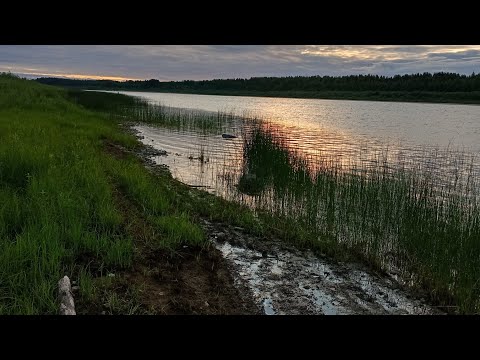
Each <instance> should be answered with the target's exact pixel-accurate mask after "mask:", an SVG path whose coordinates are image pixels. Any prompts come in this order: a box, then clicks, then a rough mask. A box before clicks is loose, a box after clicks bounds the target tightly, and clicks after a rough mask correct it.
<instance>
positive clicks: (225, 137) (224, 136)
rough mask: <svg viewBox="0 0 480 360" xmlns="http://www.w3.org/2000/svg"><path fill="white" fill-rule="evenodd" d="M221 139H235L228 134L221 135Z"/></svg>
mask: <svg viewBox="0 0 480 360" xmlns="http://www.w3.org/2000/svg"><path fill="white" fill-rule="evenodd" d="M222 137H223V138H224V139H235V138H236V136H235V135H230V134H222Z"/></svg>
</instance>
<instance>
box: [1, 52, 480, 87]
mask: <svg viewBox="0 0 480 360" xmlns="http://www.w3.org/2000/svg"><path fill="white" fill-rule="evenodd" d="M479 68H480V46H451V45H446V46H440V45H435V46H429V45H419V46H413V45H412V46H406V45H398V46H396V45H393V46H385V45H377V46H371V45H369V46H348V45H341V46H320V45H312V46H304V45H292V46H291V45H288V46H287V45H285V46H279V45H275V46H269V45H265V46H263V45H205V46H187V45H168V46H144V45H134V46H132V45H129V46H118V45H116V46H100V45H93V46H87V45H81V46H72V45H65V46H60V45H48V46H39V45H35V46H27V45H17V46H10V45H8V46H6V45H3V46H0V71H11V72H16V73H22V74H29V75H30V76H41V75H44V74H50V75H55V76H61V75H66V76H77V77H79V76H83V77H85V76H86V77H88V76H91V77H118V78H133V79H151V78H156V79H161V80H184V79H194V80H199V79H213V78H236V77H242V78H248V77H252V76H288V75H291V76H295V75H349V74H366V73H373V74H379V75H394V74H404V73H415V72H424V71H429V72H436V71H451V72H459V73H465V74H470V73H472V72H473V71H475V72H479Z"/></svg>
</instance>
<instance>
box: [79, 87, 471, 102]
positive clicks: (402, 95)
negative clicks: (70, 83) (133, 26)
mask: <svg viewBox="0 0 480 360" xmlns="http://www.w3.org/2000/svg"><path fill="white" fill-rule="evenodd" d="M77 89H78V88H77ZM82 90H90V91H112V92H118V91H128V92H148V93H162V94H189V95H218V96H252V97H273V98H292V99H321V100H358V101H382V102H413V103H428V104H463V105H479V104H480V92H475V93H459V92H455V93H441V92H432V93H430V92H425V93H417V92H408V91H405V92H392V91H384V92H380V91H378V92H372V91H366V92H355V91H352V92H350V91H337V92H333V91H329V92H315V93H310V92H300V91H298V92H295V91H285V92H283V91H281V92H280V91H265V92H260V91H255V92H253V91H163V90H162V91H159V90H154V89H141V90H140V89H135V90H133V89H82ZM375 93H378V94H375ZM462 96H463V97H462ZM476 97H478V98H476Z"/></svg>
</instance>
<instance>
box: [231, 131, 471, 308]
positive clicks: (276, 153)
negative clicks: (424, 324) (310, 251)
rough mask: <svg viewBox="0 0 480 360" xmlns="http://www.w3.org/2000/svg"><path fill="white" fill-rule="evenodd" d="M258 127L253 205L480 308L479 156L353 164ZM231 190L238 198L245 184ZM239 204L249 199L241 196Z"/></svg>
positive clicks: (251, 175) (318, 239) (250, 169)
mask: <svg viewBox="0 0 480 360" xmlns="http://www.w3.org/2000/svg"><path fill="white" fill-rule="evenodd" d="M249 127H250V129H249V131H247V132H246V133H245V137H244V146H243V149H244V152H243V159H244V160H243V167H242V173H241V175H240V178H239V181H238V185H237V188H238V191H239V192H240V193H246V194H249V195H251V197H250V198H247V201H248V203H250V204H253V205H254V207H255V208H257V209H259V210H263V211H265V210H266V211H268V212H269V213H271V214H273V215H274V216H276V217H278V218H281V219H284V220H286V221H288V219H289V220H290V221H293V223H294V224H295V226H298V227H300V228H302V229H304V231H305V232H306V233H308V234H309V235H308V236H307V237H306V238H307V239H309V241H310V242H311V243H310V245H314V246H317V247H318V248H321V249H327V250H330V251H331V250H332V249H335V248H338V247H339V246H340V247H341V249H342V251H343V249H345V248H348V249H350V250H351V251H354V252H355V253H357V254H359V255H361V256H362V257H363V258H364V259H366V260H367V261H369V262H370V263H373V264H376V266H378V267H382V268H384V269H390V270H395V271H397V272H400V273H401V274H402V275H403V278H404V279H409V280H410V281H411V283H413V284H415V285H417V286H423V287H425V288H426V289H429V290H431V296H432V298H434V299H435V300H437V301H439V302H443V303H448V304H450V302H451V301H452V299H454V301H455V304H457V305H458V307H459V309H460V310H461V311H467V312H478V311H479V306H480V288H479V284H480V211H479V210H480V202H479V200H480V199H479V197H478V190H479V185H480V184H479V183H478V180H477V176H476V175H477V170H476V169H475V167H474V166H473V164H474V163H475V158H474V157H473V156H468V155H466V154H461V153H460V154H459V153H455V152H453V151H449V150H448V149H447V150H446V151H443V152H440V151H438V150H437V151H435V152H433V153H429V154H428V160H429V161H424V160H426V159H420V160H422V161H419V160H410V161H408V160H404V161H403V162H401V163H394V162H393V161H392V160H389V155H388V153H386V152H385V153H383V154H382V153H379V154H377V156H376V157H375V158H373V159H370V161H369V162H368V163H365V162H363V163H350V164H346V165H345V164H341V163H340V162H338V161H336V160H335V159H333V158H329V159H328V158H324V159H323V160H320V159H318V158H317V159H316V160H313V159H309V158H307V157H305V156H302V155H301V154H300V153H298V152H296V151H295V150H292V149H289V147H288V146H287V144H286V143H285V142H284V141H283V140H282V139H284V137H282V136H280V134H276V133H275V131H274V130H272V129H271V128H269V127H268V126H265V124H262V125H259V124H257V125H254V126H252V125H251V124H249ZM425 156H427V154H425ZM446 169H449V171H450V173H449V172H447V171H446ZM227 185H228V186H230V189H231V191H232V192H234V191H235V189H234V186H235V185H236V184H232V183H231V184H227ZM252 198H253V200H252ZM237 201H240V202H242V201H244V202H245V201H246V200H245V197H243V196H241V194H239V195H238V196H237ZM301 240H302V238H301V237H300V239H299V241H301ZM291 241H295V239H291Z"/></svg>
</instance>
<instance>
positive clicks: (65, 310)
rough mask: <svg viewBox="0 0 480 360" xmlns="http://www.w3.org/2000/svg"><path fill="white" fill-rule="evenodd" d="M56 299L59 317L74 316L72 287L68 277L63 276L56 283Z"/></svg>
mask: <svg viewBox="0 0 480 360" xmlns="http://www.w3.org/2000/svg"><path fill="white" fill-rule="evenodd" d="M58 297H59V299H60V315H76V313H75V303H74V302H73V295H72V286H71V284H70V279H69V278H68V276H64V277H63V278H61V279H60V280H59V281H58Z"/></svg>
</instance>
